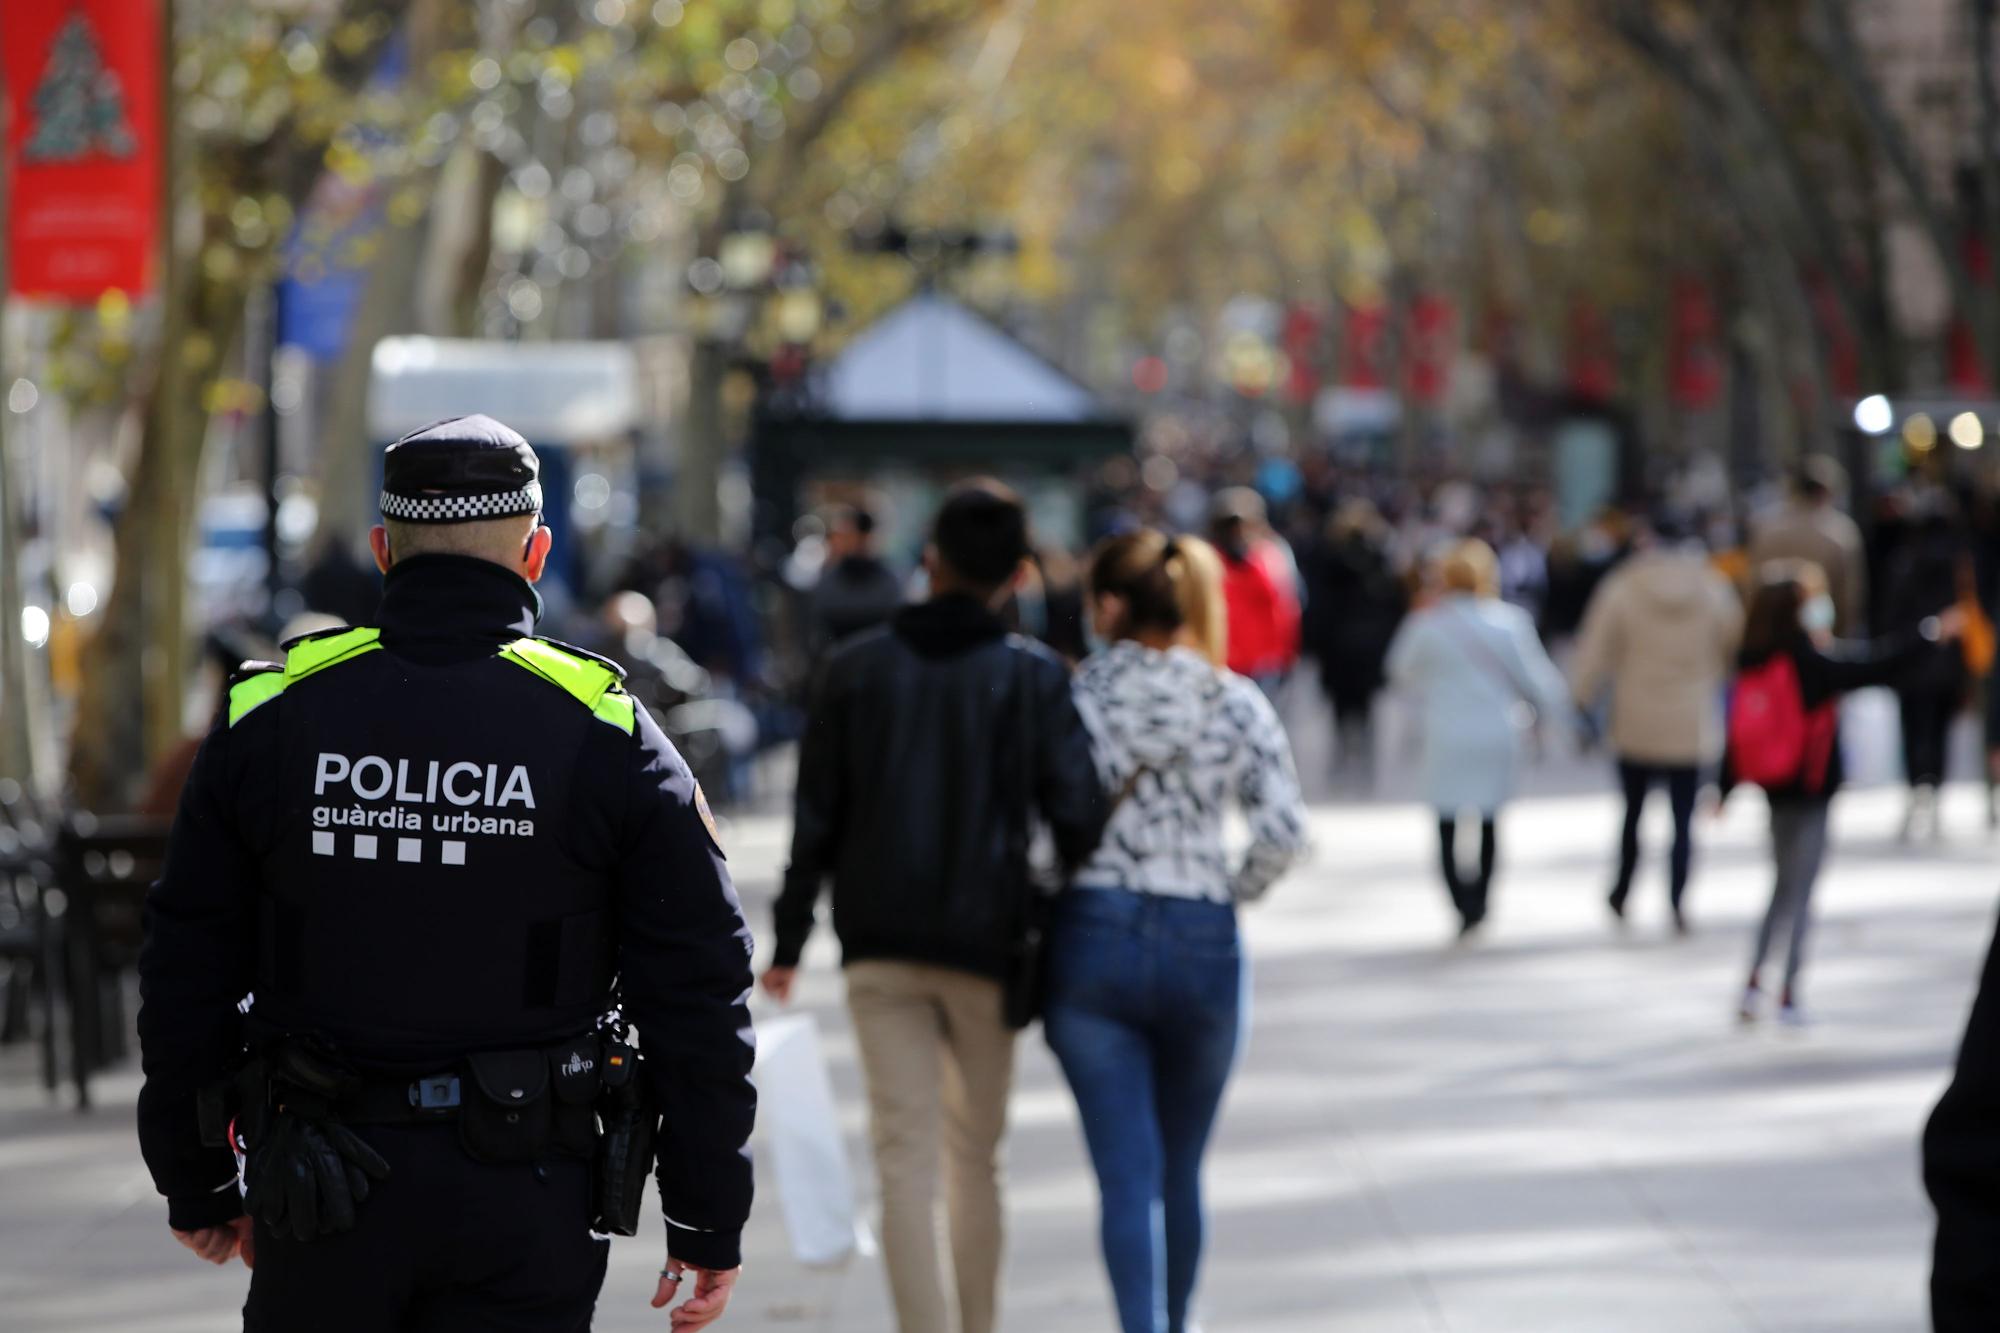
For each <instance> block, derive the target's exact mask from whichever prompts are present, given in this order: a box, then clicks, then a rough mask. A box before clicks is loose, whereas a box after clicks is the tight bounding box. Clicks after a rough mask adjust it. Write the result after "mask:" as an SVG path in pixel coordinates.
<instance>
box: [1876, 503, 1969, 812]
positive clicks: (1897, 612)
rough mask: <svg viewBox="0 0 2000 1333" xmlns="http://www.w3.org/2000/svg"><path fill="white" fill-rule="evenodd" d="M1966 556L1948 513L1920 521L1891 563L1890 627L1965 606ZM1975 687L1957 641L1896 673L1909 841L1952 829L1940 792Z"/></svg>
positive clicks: (1886, 623)
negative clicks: (1921, 831) (1955, 727)
mask: <svg viewBox="0 0 2000 1333" xmlns="http://www.w3.org/2000/svg"><path fill="white" fill-rule="evenodd" d="M1962 554H1963V544H1962V543H1961V541H1960V540H1959V536H1958V534H1957V533H1956V532H1955V531H1954V530H1953V528H1952V524H1951V520H1950V519H1949V518H1947V517H1946V516H1945V515H1944V514H1943V513H1942V512H1939V511H1937V510H1932V511H1931V512H1929V513H1926V514H1925V515H1924V516H1923V517H1922V518H1920V519H1918V520H1917V522H1916V524H1915V526H1914V529H1913V531H1912V532H1911V533H1910V534H1909V536H1908V537H1906V538H1905V539H1904V541H1903V542H1902V544H1901V545H1900V546H1899V547H1898V548H1897V550H1896V553H1895V555H1894V556H1893V557H1892V558H1891V560H1890V564H1889V571H1888V577H1887V580H1886V581H1887V588H1886V589H1885V593H1886V597H1885V599H1884V604H1883V607H1882V612H1883V614H1882V616H1881V623H1882V626H1883V628H1884V629H1888V630H1892V631H1902V632H1904V633H1908V632H1909V631H1911V630H1914V629H1915V628H1916V627H1917V626H1918V625H1919V624H1921V623H1922V622H1923V621H1924V620H1925V619H1926V618H1927V617H1930V616H1935V615H1938V614H1939V613H1941V612H1942V611H1944V610H1945V609H1946V608H1947V607H1950V606H1953V605H1955V604H1957V602H1958V600H1959V572H1960V561H1961V556H1962ZM1969 685H1970V677H1969V673H1968V672H1967V671H1966V664H1965V655H1964V653H1962V652H1961V651H1960V650H1959V645H1957V644H1935V645H1931V646H1929V647H1927V648H1924V649H1921V650H1919V651H1918V653H1917V656H1916V659H1915V660H1914V661H1912V662H1911V663H1910V665H1909V666H1908V668H1907V669H1905V670H1904V671H1903V672H1902V674H1901V675H1899V676H1898V677H1897V678H1896V705H1897V712H1898V714H1899V717H1900V720H1901V722H1902V733H1903V780H1904V782H1906V783H1908V784H1909V789H1910V790H1909V804H1908V805H1907V806H1906V807H1905V809H1904V812H1903V826H1902V830H1901V836H1902V838H1903V839H1904V840H1905V841H1907V840H1908V839H1910V838H1912V837H1914V836H1915V835H1916V833H1917V831H1918V828H1919V826H1924V827H1926V828H1927V829H1928V832H1929V834H1930V835H1931V836H1932V837H1942V836H1943V834H1944V826H1943V823H1942V821H1941V819H1940V816H1939V813H1938V789H1939V788H1940V787H1941V786H1943V785H1944V766H1945V749H1946V745H1947V742H1948V740H1949V738H1950V735H1951V724H1952V719H1954V718H1956V717H1957V716H1958V713H1959V710H1960V709H1961V708H1963V707H1964V706H1965V698H1966V691H1967V688H1968V686H1969Z"/></svg>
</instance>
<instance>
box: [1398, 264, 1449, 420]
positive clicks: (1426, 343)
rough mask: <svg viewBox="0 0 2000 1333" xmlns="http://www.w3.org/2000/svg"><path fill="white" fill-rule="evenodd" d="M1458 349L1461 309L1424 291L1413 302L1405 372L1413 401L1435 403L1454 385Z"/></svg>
mask: <svg viewBox="0 0 2000 1333" xmlns="http://www.w3.org/2000/svg"><path fill="white" fill-rule="evenodd" d="M1457 351H1458V312H1457V311H1455V310H1453V309H1452V304H1451V302H1450V301H1447V300H1446V299H1445V298H1444V297H1442V296H1438V295H1436V294H1434V293H1430V292H1425V293H1423V294H1421V295H1419V296H1418V297H1417V298H1416V299H1415V300H1413V301H1411V302H1410V313H1409V354H1408V356H1407V357H1405V358H1404V365H1403V374H1404V379H1405V380H1406V384H1405V388H1407V389H1408V391H1409V395H1410V398H1411V400H1412V401H1413V402H1418V403H1423V404H1425V405H1427V406H1435V405H1436V404H1438V403H1441V402H1443V401H1444V396H1445V391H1446V390H1447V389H1449V388H1450V387H1451V363H1452V359H1453V357H1454V355H1455V354H1456V353H1457Z"/></svg>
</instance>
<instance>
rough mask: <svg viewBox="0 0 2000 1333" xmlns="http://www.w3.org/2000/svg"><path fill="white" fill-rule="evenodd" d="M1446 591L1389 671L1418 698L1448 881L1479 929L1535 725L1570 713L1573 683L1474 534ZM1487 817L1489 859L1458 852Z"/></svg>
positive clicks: (1482, 836) (1397, 649) (1450, 562)
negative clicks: (1468, 865) (1503, 817)
mask: <svg viewBox="0 0 2000 1333" xmlns="http://www.w3.org/2000/svg"><path fill="white" fill-rule="evenodd" d="M1439 576H1440V579H1441V581H1442V583H1443V585H1444V596H1443V597H1442V598H1440V599H1439V600H1438V601H1437V602H1435V603H1434V604H1432V605H1431V606H1428V607H1426V608H1425V609H1423V610H1421V611H1419V612H1417V613H1416V614H1415V615H1413V616H1411V617H1410V618H1409V619H1408V620H1406V621H1404V622H1403V627H1402V629H1401V630H1400V631H1398V633H1397V635H1396V640H1395V642H1394V643H1393V644H1391V645H1390V647H1389V663H1388V666H1389V679H1390V681H1391V682H1392V683H1393V684H1394V685H1395V686H1396V687H1397V688H1399V689H1401V690H1403V691H1405V692H1406V693H1407V694H1409V695H1411V696H1412V697H1413V698H1414V699H1415V701H1416V702H1417V704H1418V706H1419V710H1420V714H1421V717H1422V725H1423V734H1424V746H1423V748H1424V760H1423V764H1424V786H1425V792H1426V794H1427V795H1428V797H1429V799H1430V802H1431V804H1432V805H1433V806H1435V807H1436V808H1437V812H1438V843H1439V849H1440V851H1441V852H1442V853H1443V864H1444V881H1445V887H1446V888H1447V889H1449V890H1450V892H1451V901H1452V906H1453V907H1454V908H1456V909H1457V910H1458V915H1459V920H1460V922H1461V923H1462V924H1461V929H1460V934H1461V935H1469V934H1471V933H1472V932H1473V931H1475V930H1477V929H1478V928H1479V926H1480V923H1481V922H1483V921H1484V920H1485V919H1486V911H1487V906H1488V900H1489V897H1490V894H1491V890H1492V884H1493V871H1494V866H1495V863H1496V861H1497V859H1498V856H1499V830H1498V821H1499V816H1500V807H1501V806H1502V805H1504V804H1505V803H1506V801H1507V798H1508V797H1510V796H1511V795H1513V792H1514V783H1515V776H1516V773H1517V771H1518V770H1519V768H1520V764H1521V759H1522V754H1523V751H1524V750H1525V748H1526V744H1527V738H1528V735H1529V733H1530V732H1531V731H1532V730H1533V729H1534V728H1535V727H1536V726H1537V725H1538V719H1542V720H1549V719H1555V718H1557V717H1560V716H1563V710H1564V709H1565V708H1566V707H1567V706H1568V699H1569V687H1568V686H1567V684H1566V683H1565V682H1564V680H1563V676H1562V673H1561V672H1560V671H1558V670H1557V669H1556V666H1555V664H1554V663H1553V662H1551V661H1550V660H1549V656H1548V653H1547V652H1545V651H1544V650H1543V648H1542V644H1541V640H1540V639H1539V638H1538V637H1536V634H1535V626H1534V622H1533V621H1531V620H1530V619H1529V618H1528V616H1527V613H1526V612H1524V611H1522V610H1521V609H1520V608H1519V607H1517V606H1511V605H1509V604H1507V603H1506V602H1503V601H1501V600H1500V597H1499V583H1500V578H1499V561H1498V560H1497V559H1496V558H1495V556H1494V554H1493V549H1492V548H1491V547H1489V546H1488V545H1486V543H1485V542H1481V541H1465V542H1461V543H1459V544H1458V545H1457V546H1455V547H1453V548H1452V549H1451V550H1450V552H1448V553H1447V554H1446V556H1445V557H1444V560H1443V562H1442V564H1441V566H1440V569H1439ZM1470 813H1476V814H1477V815H1478V818H1479V865H1478V869H1477V871H1476V872H1474V873H1470V874H1468V873H1467V872H1466V870H1465V869H1464V868H1463V867H1462V866H1461V865H1460V863H1459V859H1458V842H1457V833H1458V826H1459V821H1460V820H1461V819H1462V818H1463V817H1464V816H1465V815H1467V814H1470Z"/></svg>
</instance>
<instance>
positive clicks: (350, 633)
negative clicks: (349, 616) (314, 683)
mask: <svg viewBox="0 0 2000 1333" xmlns="http://www.w3.org/2000/svg"><path fill="white" fill-rule="evenodd" d="M381 646H382V631H381V630H379V629H372V628H363V629H350V630H343V631H341V632H340V633H338V634H326V635H321V636H320V637H318V638H312V639H307V640H306V641H305V642H303V643H299V644H295V645H294V646H293V647H292V650H291V651H290V652H288V653H286V654H285V681H286V683H287V684H290V683H291V682H293V681H300V680H304V679H305V678H306V677H307V676H310V675H312V674H314V673H315V672H319V671H324V670H326V669H327V668H328V667H330V666H335V665H337V664H339V663H341V662H345V661H347V660H348V659H349V658H353V657H359V656H360V655H361V654H363V653H371V652H374V651H375V650H376V649H378V648H380V647H381Z"/></svg>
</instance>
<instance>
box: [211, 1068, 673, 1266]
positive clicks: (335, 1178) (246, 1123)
mask: <svg viewBox="0 0 2000 1333" xmlns="http://www.w3.org/2000/svg"><path fill="white" fill-rule="evenodd" d="M232 1094H233V1095H232ZM203 1101H204V1104H203V1116H202V1120H203V1137H204V1140H205V1141H208V1142H211V1143H216V1144H222V1143H227V1144H228V1146H230V1147H232V1148H234V1149H235V1150H236V1151H237V1154H238V1161H239V1165H240V1166H241V1169H242V1175H243V1182H244V1187H245V1202H246V1205H247V1207H248V1209H249V1211H250V1212H251V1214H252V1215H253V1216H255V1217H257V1218H259V1219H261V1220H263V1221H265V1222H266V1223H267V1224H269V1225H272V1226H273V1227H280V1226H282V1227H284V1228H285V1229H286V1230H288V1231H290V1233H291V1234H293V1235H295V1236H296V1237H297V1238H298V1239H300V1240H306V1239H310V1238H311V1237H312V1236H315V1235H319V1234H323V1233H326V1232H331V1231H342V1230H346V1229H347V1228H348V1227H349V1226H351V1225H352V1224H353V1211H354V1205H356V1204H359V1203H361V1202H363V1201H365V1200H366V1198H367V1196H368V1194H369V1192H370V1186H371V1182H373V1183H379V1182H380V1181H382V1180H386V1179H387V1178H388V1174H389V1169H388V1164H387V1163H386V1162H385V1161H383V1160H382V1159H381V1157H380V1156H379V1155H378V1154H376V1153H375V1151H374V1149H373V1148H372V1147H371V1146H370V1145H368V1143H367V1142H366V1141H365V1140H363V1139H361V1138H360V1137H359V1136H358V1135H355V1134H354V1133H353V1132H352V1130H351V1129H350V1126H355V1125H416V1124H436V1123H445V1122H451V1123H455V1125H456V1127H457V1130H458V1141H459V1145H460V1146H461V1147H462V1148H463V1149H464V1151H465V1152H466V1154H467V1155H468V1156H470V1157H471V1158H472V1159H473V1160H474V1161H477V1162H484V1163H489V1164H494V1165H517V1164H522V1163H528V1162H534V1161H538V1160H540V1159H542V1158H545V1157H548V1156H550V1155H551V1154H557V1155H565V1156H571V1157H578V1158H584V1159H589V1160H591V1162H592V1164H593V1171H592V1191H591V1226H592V1227H593V1228H594V1229H596V1230H598V1231H600V1232H604V1233H607V1234H613V1235H622V1236H630V1235H634V1234H636V1232H637V1231H638V1227H639V1214H640V1212H641V1210H642V1207H643V1203H644V1195H645V1184H646V1179H647V1177H648V1175H649V1174H650V1173H651V1169H652V1163H653V1147H654V1141H655V1136H656V1131H657V1127H658V1117H657V1116H656V1115H655V1114H654V1113H653V1112H652V1111H651V1110H650V1109H649V1108H648V1107H647V1106H646V1103H645V1097H644V1093H643V1088H642V1086H641V1081H640V1078H639V1057H638V1052H637V1051H636V1050H634V1049H633V1048H632V1047H631V1046H630V1045H628V1044H626V1042H625V1041H624V1040H623V1037H622V1035H621V1034H616V1033H613V1032H608V1031H607V1032H601V1033H591V1034H588V1035H585V1036H582V1037H577V1038H574V1039H572V1040H570V1041H566V1042H563V1043H561V1044H559V1045H556V1046H551V1047H546V1048H544V1049H540V1050H518V1051H481V1052H478V1053H475V1054H472V1055H468V1056H466V1057H465V1058H464V1059H463V1060H461V1061H459V1062H458V1063H457V1064H456V1065H454V1066H452V1067H450V1068H447V1069H443V1070H440V1071H438V1072H436V1073H433V1074H430V1075H426V1076H422V1077H418V1078H401V1077H397V1078H389V1077H385V1076H382V1075H379V1074H371V1073H362V1072H358V1071H356V1070H354V1069H352V1068H351V1067H349V1066H347V1065H345V1064H343V1063H342V1062H341V1061H339V1060H338V1059H337V1058H336V1057H334V1056H333V1055H332V1054H331V1053H330V1052H328V1051H326V1050H325V1049H324V1048H322V1047H320V1046H318V1045H317V1044H316V1043H313V1042H311V1041H309V1040H306V1039H301V1038H297V1037H282V1038H279V1039H278V1040H276V1041H273V1042H271V1043H269V1044H268V1045H267V1046H266V1047H265V1048H264V1049H263V1050H262V1051H261V1052H260V1053H259V1054H258V1055H257V1057H256V1058H255V1059H253V1060H251V1061H250V1063H249V1064H247V1065H246V1066H245V1067H244V1068H243V1069H242V1070H241V1071H239V1073H238V1074H237V1075H236V1077H235V1078H233V1079H232V1080H230V1082H229V1083H228V1084H227V1085H225V1086H224V1087H223V1088H221V1089H219V1090H218V1091H217V1092H215V1093H211V1094H210V1095H208V1096H206V1097H204V1099H203ZM218 1125H219V1126H220V1128H219V1129H218ZM302 1181H303V1182H305V1183H304V1184H301V1182H302Z"/></svg>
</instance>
